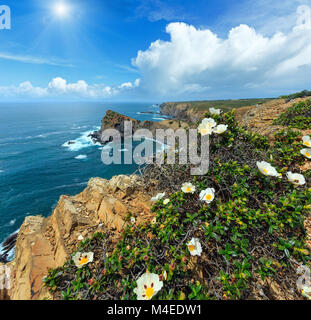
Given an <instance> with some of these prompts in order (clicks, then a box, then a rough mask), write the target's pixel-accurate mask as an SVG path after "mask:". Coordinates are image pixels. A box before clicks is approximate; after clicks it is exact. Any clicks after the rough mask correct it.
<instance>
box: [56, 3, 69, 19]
mask: <svg viewBox="0 0 311 320" xmlns="http://www.w3.org/2000/svg"><path fill="white" fill-rule="evenodd" d="M68 12H69V7H68V6H67V5H66V4H65V3H63V2H60V3H57V4H56V5H55V6H54V13H55V15H57V16H58V17H65V16H66V15H67V14H68Z"/></svg>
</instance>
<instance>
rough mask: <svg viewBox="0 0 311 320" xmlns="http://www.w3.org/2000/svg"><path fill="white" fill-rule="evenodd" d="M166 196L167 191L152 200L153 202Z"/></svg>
mask: <svg viewBox="0 0 311 320" xmlns="http://www.w3.org/2000/svg"><path fill="white" fill-rule="evenodd" d="M164 196H165V192H164V193H158V194H157V195H156V196H155V197H152V198H151V201H152V202H156V201H158V200H161V199H162V198H163V197H164Z"/></svg>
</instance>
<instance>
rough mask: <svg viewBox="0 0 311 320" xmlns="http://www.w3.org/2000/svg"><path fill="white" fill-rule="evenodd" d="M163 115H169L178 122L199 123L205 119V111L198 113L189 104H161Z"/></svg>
mask: <svg viewBox="0 0 311 320" xmlns="http://www.w3.org/2000/svg"><path fill="white" fill-rule="evenodd" d="M160 107H161V114H163V115H169V116H172V117H174V118H175V119H177V120H183V121H188V122H197V121H199V120H200V119H201V118H203V114H204V113H205V112H204V111H196V110H194V109H192V108H191V107H190V105H189V104H187V103H175V102H166V103H163V104H161V106H160Z"/></svg>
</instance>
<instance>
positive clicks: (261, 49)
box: [132, 6, 311, 97]
mask: <svg viewBox="0 0 311 320" xmlns="http://www.w3.org/2000/svg"><path fill="white" fill-rule="evenodd" d="M297 17H298V19H297V24H296V25H295V26H293V27H292V28H291V30H290V31H289V32H288V33H281V32H278V33H275V34H274V35H272V36H270V37H267V36H264V35H262V34H260V33H258V32H256V30H255V29H253V28H251V27H249V26H248V25H245V24H242V25H239V26H237V27H235V28H232V29H231V30H230V32H229V33H228V36H227V38H226V39H222V38H219V37H218V36H217V34H215V33H213V32H212V31H211V30H209V29H198V28H195V27H194V26H192V25H188V24H185V23H181V22H178V23H170V24H168V25H167V27H166V32H167V33H168V34H169V35H170V40H169V41H162V40H157V41H155V42H153V43H151V45H150V47H149V48H148V49H147V50H145V51H139V52H138V54H137V57H136V58H135V59H133V61H132V64H133V65H134V66H135V67H136V68H137V69H138V70H139V72H140V75H141V89H143V90H145V91H146V92H150V93H153V94H156V95H157V96H164V97H165V96H172V93H174V95H177V96H178V95H185V94H187V93H188V94H195V93H198V94H200V93H201V94H202V93H204V92H205V93H207V94H208V93H211V92H213V93H215V92H217V93H218V94H220V95H224V94H225V93H226V92H229V93H230V95H232V94H234V92H236V91H238V92H239V93H241V92H244V93H246V92H247V91H249V90H252V89H256V88H259V87H260V88H261V92H262V91H266V92H269V91H270V92H271V91H273V90H280V89H284V90H285V91H287V90H288V89H290V88H292V87H293V84H295V85H297V86H298V87H299V86H301V85H304V84H305V85H306V86H309V87H310V86H311V79H310V71H311V69H310V67H311V11H310V8H309V7H308V6H300V7H299V8H298V10H297Z"/></svg>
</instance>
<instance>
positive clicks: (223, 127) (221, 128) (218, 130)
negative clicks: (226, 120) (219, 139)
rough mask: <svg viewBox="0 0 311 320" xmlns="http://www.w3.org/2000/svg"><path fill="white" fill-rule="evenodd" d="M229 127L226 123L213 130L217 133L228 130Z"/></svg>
mask: <svg viewBox="0 0 311 320" xmlns="http://www.w3.org/2000/svg"><path fill="white" fill-rule="evenodd" d="M227 129H228V126H227V125H226V124H219V125H218V126H217V127H215V128H214V130H213V132H214V133H216V134H222V133H224V132H226V131H227Z"/></svg>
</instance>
